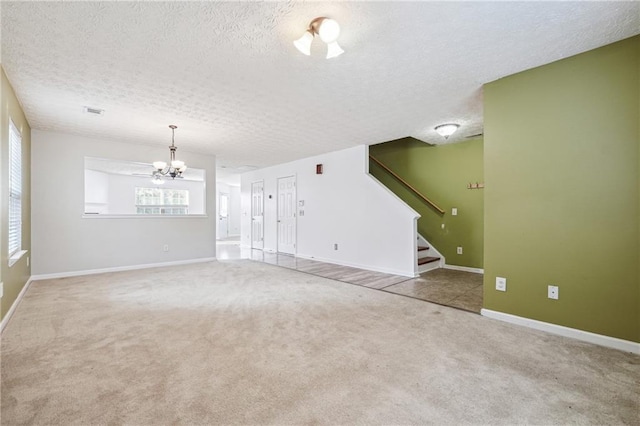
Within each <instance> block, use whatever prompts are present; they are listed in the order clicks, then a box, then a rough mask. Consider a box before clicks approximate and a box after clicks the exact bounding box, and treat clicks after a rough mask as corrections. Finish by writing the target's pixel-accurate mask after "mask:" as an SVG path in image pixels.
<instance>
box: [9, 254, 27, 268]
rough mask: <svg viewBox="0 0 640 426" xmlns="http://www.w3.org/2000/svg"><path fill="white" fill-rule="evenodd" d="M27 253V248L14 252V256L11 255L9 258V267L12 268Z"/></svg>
mask: <svg viewBox="0 0 640 426" xmlns="http://www.w3.org/2000/svg"><path fill="white" fill-rule="evenodd" d="M25 254H27V250H20V251H17V252H15V253H14V254H13V256H11V257H10V258H9V268H11V267H12V266H13V265H15V264H16V262H17V261H18V260H20V259H21V258H22V256H24V255H25Z"/></svg>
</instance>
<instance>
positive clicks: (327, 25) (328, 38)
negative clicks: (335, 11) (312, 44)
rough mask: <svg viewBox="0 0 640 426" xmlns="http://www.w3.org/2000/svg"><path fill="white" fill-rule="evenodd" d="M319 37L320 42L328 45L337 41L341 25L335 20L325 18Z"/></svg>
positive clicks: (321, 23)
mask: <svg viewBox="0 0 640 426" xmlns="http://www.w3.org/2000/svg"><path fill="white" fill-rule="evenodd" d="M318 35H319V36H320V40H322V41H324V42H325V43H327V44H329V43H331V42H333V41H336V40H337V39H338V36H339V35H340V25H338V23H337V22H336V21H335V20H333V19H330V18H324V19H323V20H322V22H320V27H319V28H318Z"/></svg>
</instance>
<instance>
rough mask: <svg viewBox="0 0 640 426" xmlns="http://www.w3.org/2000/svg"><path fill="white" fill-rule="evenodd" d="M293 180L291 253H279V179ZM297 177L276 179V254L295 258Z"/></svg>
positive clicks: (296, 243)
mask: <svg viewBox="0 0 640 426" xmlns="http://www.w3.org/2000/svg"><path fill="white" fill-rule="evenodd" d="M289 178H293V188H294V197H293V233H294V235H293V253H287V252H281V251H280V221H279V220H280V219H279V218H278V217H279V212H280V179H289ZM297 213H298V176H297V175H296V174H293V175H289V176H280V177H277V178H276V252H277V253H282V254H288V255H293V256H295V255H296V254H297V253H298V214H297Z"/></svg>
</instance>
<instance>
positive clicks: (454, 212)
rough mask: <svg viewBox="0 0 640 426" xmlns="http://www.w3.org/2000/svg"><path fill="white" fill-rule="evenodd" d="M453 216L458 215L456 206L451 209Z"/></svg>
mask: <svg viewBox="0 0 640 426" xmlns="http://www.w3.org/2000/svg"><path fill="white" fill-rule="evenodd" d="M451 216H458V208H457V207H454V208H452V209H451Z"/></svg>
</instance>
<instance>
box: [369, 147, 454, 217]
mask: <svg viewBox="0 0 640 426" xmlns="http://www.w3.org/2000/svg"><path fill="white" fill-rule="evenodd" d="M369 159H370V160H373V161H374V162H375V163H376V164H377V165H378V166H380V167H382V168H383V169H384V170H386V171H387V172H388V173H389V174H390V175H391V176H393V177H394V178H396V179H397V180H398V181H399V182H400V183H401V184H403V185H404V186H406V187H407V188H409V189H410V190H411V191H413V193H414V194H416V195H417V196H418V197H419V198H420V199H422V200H423V201H424V202H426V203H427V204H429V205H430V206H431V207H433V208H434V209H436V210H437V211H438V212H440V214H444V210H442V209H441V208H440V207H438V206H437V205H436V204H435V203H434V202H433V201H431V200H430V199H428V198H427V197H425V196H424V195H422V194H421V193H420V191H418V190H417V189H415V188H414V187H413V186H411V185H410V184H409V183H408V182H407V181H405V180H404V179H402V178H401V177H400V176H398V175H397V174H395V173H394V171H393V170H391V169H390V168H388V167H387V166H385V165H384V164H382V163H381V162H380V161H379V160H378V159H377V158H375V157H374V156H373V155H369Z"/></svg>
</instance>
